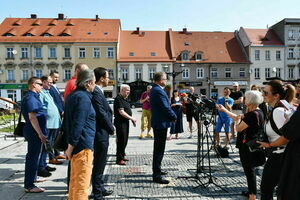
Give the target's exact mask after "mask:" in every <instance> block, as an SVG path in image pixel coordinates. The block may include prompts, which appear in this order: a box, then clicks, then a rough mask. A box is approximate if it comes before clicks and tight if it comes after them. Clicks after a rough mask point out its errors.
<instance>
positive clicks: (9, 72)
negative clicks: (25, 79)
mask: <svg viewBox="0 0 300 200" xmlns="http://www.w3.org/2000/svg"><path fill="white" fill-rule="evenodd" d="M7 80H8V81H14V80H15V70H14V69H8V70H7Z"/></svg>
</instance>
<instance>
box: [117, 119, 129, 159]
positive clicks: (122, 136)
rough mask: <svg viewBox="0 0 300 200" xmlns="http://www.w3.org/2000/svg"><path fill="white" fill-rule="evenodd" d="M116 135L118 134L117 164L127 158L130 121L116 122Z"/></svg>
mask: <svg viewBox="0 0 300 200" xmlns="http://www.w3.org/2000/svg"><path fill="white" fill-rule="evenodd" d="M115 127H116V134H117V162H118V161H120V160H123V159H124V157H125V149H126V146H127V142H128V136H129V121H127V122H116V121H115Z"/></svg>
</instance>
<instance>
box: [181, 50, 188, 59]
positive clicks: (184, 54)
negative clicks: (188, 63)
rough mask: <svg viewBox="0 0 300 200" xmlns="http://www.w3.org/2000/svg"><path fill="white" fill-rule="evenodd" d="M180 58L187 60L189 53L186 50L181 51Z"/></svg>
mask: <svg viewBox="0 0 300 200" xmlns="http://www.w3.org/2000/svg"><path fill="white" fill-rule="evenodd" d="M181 59H182V60H189V54H188V53H187V52H183V53H182V54H181Z"/></svg>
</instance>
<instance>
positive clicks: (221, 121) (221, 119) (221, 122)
mask: <svg viewBox="0 0 300 200" xmlns="http://www.w3.org/2000/svg"><path fill="white" fill-rule="evenodd" d="M229 95H230V89H229V88H228V87H225V88H224V97H219V98H218V100H217V104H221V105H223V106H224V107H225V108H226V109H227V110H229V111H231V107H232V106H233V102H234V100H233V99H232V98H230V97H229ZM230 124H231V118H230V117H229V116H228V115H227V114H226V113H225V112H219V116H218V119H217V124H216V127H215V137H216V145H217V146H219V145H220V135H219V133H220V132H221V130H222V127H223V126H225V127H224V129H225V134H226V140H225V146H224V147H227V145H228V144H229V131H230Z"/></svg>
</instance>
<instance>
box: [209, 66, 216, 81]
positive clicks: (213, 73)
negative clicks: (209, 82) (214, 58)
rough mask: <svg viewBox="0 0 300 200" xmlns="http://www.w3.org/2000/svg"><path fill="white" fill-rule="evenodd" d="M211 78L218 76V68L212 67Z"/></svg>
mask: <svg viewBox="0 0 300 200" xmlns="http://www.w3.org/2000/svg"><path fill="white" fill-rule="evenodd" d="M210 74H211V78H218V68H215V67H214V68H211V72H210Z"/></svg>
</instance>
